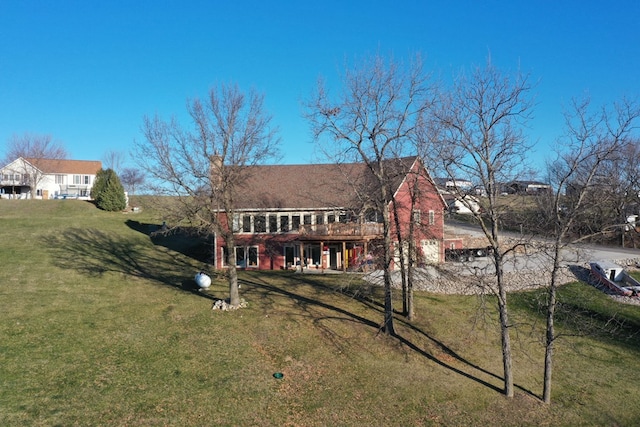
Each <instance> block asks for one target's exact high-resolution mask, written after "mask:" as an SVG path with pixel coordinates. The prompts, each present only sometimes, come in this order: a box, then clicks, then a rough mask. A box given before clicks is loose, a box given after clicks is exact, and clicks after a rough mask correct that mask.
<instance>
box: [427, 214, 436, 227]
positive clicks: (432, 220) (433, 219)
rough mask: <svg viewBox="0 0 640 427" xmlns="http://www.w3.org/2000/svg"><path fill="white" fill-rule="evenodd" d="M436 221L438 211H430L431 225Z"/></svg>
mask: <svg viewBox="0 0 640 427" xmlns="http://www.w3.org/2000/svg"><path fill="white" fill-rule="evenodd" d="M435 223H436V213H435V212H434V211H429V225H433V224H435Z"/></svg>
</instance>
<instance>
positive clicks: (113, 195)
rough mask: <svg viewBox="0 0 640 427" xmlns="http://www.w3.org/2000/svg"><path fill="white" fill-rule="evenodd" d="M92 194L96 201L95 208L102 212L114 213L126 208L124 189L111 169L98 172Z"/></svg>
mask: <svg viewBox="0 0 640 427" xmlns="http://www.w3.org/2000/svg"><path fill="white" fill-rule="evenodd" d="M92 194H93V198H94V199H95V201H96V206H98V207H99V208H100V209H102V210H105V211H110V212H115V211H121V210H123V209H124V208H126V207H127V199H126V197H125V194H124V187H123V186H122V183H121V182H120V178H118V175H117V174H116V173H115V172H114V171H113V169H106V170H105V169H100V170H99V171H98V173H97V174H96V181H95V182H94V184H93V191H92Z"/></svg>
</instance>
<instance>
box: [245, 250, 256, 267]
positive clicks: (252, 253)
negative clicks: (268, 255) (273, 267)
mask: <svg viewBox="0 0 640 427" xmlns="http://www.w3.org/2000/svg"><path fill="white" fill-rule="evenodd" d="M257 266H258V247H257V246H249V247H248V248H247V267H257Z"/></svg>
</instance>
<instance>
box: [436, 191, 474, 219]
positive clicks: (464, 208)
mask: <svg viewBox="0 0 640 427" xmlns="http://www.w3.org/2000/svg"><path fill="white" fill-rule="evenodd" d="M442 198H443V199H444V201H445V203H446V204H447V209H448V210H449V212H451V213H457V214H465V215H466V214H476V213H478V212H480V203H479V202H478V199H477V198H475V197H474V196H471V195H469V194H466V195H462V196H455V195H453V194H450V193H444V194H442Z"/></svg>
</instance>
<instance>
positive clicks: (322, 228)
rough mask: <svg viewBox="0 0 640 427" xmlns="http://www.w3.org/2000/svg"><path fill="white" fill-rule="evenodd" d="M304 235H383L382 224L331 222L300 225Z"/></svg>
mask: <svg viewBox="0 0 640 427" xmlns="http://www.w3.org/2000/svg"><path fill="white" fill-rule="evenodd" d="M300 234H301V235H303V236H377V235H382V224H378V223H375V222H367V223H364V224H355V223H342V222H331V223H328V224H311V225H310V224H307V225H301V226H300Z"/></svg>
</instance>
